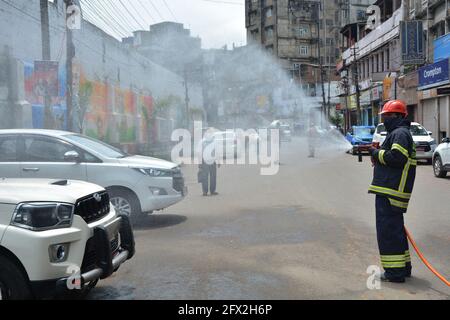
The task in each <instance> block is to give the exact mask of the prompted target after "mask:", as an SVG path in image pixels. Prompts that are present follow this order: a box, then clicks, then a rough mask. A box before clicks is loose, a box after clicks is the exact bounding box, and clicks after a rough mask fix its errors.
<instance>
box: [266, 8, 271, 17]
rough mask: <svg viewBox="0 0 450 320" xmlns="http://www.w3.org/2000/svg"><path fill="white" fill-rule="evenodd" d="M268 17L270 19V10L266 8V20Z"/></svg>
mask: <svg viewBox="0 0 450 320" xmlns="http://www.w3.org/2000/svg"><path fill="white" fill-rule="evenodd" d="M270 17H272V8H268V9H267V10H266V18H270Z"/></svg>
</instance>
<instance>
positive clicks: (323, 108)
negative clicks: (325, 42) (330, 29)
mask: <svg viewBox="0 0 450 320" xmlns="http://www.w3.org/2000/svg"><path fill="white" fill-rule="evenodd" d="M319 6H320V7H321V6H322V2H321V3H319ZM320 11H322V10H321V8H318V17H319V19H317V53H318V56H319V69H320V83H321V86H322V114H325V109H326V99H325V83H324V79H323V63H322V54H321V44H320V23H322V24H324V23H323V22H324V21H323V20H324V19H323V17H322V21H321V19H320ZM324 30H325V26H324Z"/></svg>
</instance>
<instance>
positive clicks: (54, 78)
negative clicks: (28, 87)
mask: <svg viewBox="0 0 450 320" xmlns="http://www.w3.org/2000/svg"><path fill="white" fill-rule="evenodd" d="M58 68H59V63H58V61H35V62H34V83H33V91H34V93H35V94H36V95H37V96H39V97H45V96H49V97H57V96H58V93H59V83H58Z"/></svg>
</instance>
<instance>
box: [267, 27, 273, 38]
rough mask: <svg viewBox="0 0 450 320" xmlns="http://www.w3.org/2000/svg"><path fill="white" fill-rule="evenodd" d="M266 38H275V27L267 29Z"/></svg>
mask: <svg viewBox="0 0 450 320" xmlns="http://www.w3.org/2000/svg"><path fill="white" fill-rule="evenodd" d="M266 37H267V39H272V38H273V27H269V28H266Z"/></svg>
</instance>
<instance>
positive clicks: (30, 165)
mask: <svg viewBox="0 0 450 320" xmlns="http://www.w3.org/2000/svg"><path fill="white" fill-rule="evenodd" d="M2 177H5V178H49V179H74V180H81V181H87V182H92V183H95V184H98V185H100V186H102V187H104V188H106V189H107V190H108V193H109V194H110V196H111V202H112V203H113V205H114V206H115V208H116V210H117V211H119V212H120V213H123V214H127V215H129V216H131V215H135V214H136V213H141V212H150V213H151V212H153V211H155V210H162V209H165V208H167V207H169V206H171V205H173V204H175V203H177V202H179V201H181V200H182V199H183V198H184V197H185V195H186V192H187V189H186V187H185V184H184V178H183V175H182V173H181V170H180V168H179V167H178V166H177V165H176V164H175V163H172V162H168V161H165V160H160V159H155V158H149V157H142V156H132V155H129V154H126V153H124V152H122V151H120V150H118V149H116V148H114V147H112V146H109V145H107V144H105V143H103V142H100V141H98V140H95V139H91V138H89V137H86V136H83V135H79V134H74V133H70V132H65V131H53V130H23V129H21V130H0V178H2Z"/></svg>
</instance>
